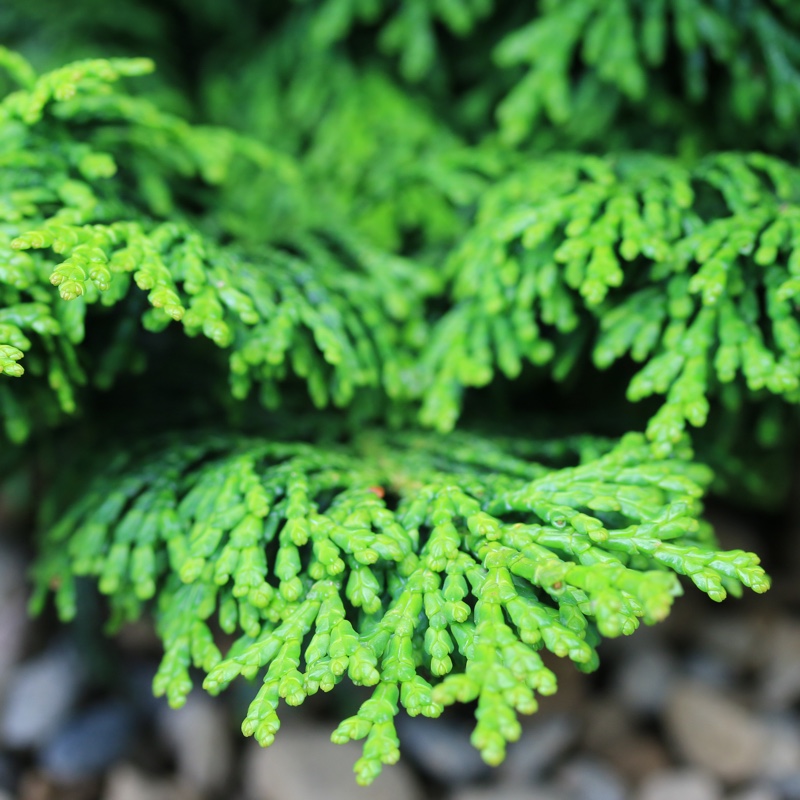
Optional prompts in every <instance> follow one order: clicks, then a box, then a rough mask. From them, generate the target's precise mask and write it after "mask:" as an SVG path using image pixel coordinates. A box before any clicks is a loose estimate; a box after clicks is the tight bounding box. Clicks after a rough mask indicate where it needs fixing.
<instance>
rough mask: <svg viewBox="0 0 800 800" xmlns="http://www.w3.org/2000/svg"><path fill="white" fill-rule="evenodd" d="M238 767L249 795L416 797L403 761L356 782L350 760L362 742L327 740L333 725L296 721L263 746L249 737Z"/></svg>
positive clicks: (256, 798) (299, 799)
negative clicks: (366, 780)
mask: <svg viewBox="0 0 800 800" xmlns="http://www.w3.org/2000/svg"><path fill="white" fill-rule="evenodd" d="M248 745H249V746H248V748H247V750H246V751H245V756H244V763H243V766H242V782H243V787H244V795H245V797H246V798H247V800H319V798H321V797H324V798H325V800H352V799H353V798H354V797H355V798H358V800H379V799H381V800H382V799H383V798H387V797H391V798H392V800H418V798H419V796H420V791H419V787H418V786H417V783H416V780H415V778H414V775H413V773H412V772H411V770H410V769H409V767H408V766H407V765H406V764H405V763H404V762H403V761H400V762H399V763H397V764H395V765H394V766H391V767H384V769H383V772H382V773H381V774H380V775H379V776H378V777H377V778H376V779H375V781H374V783H372V785H371V786H368V787H365V788H362V787H359V786H357V785H356V782H355V775H354V774H353V764H354V763H355V762H356V761H357V760H358V759H359V758H360V757H361V754H362V745H361V744H360V743H354V742H350V743H348V744H346V745H337V744H333V743H332V742H331V728H330V727H328V726H323V725H314V724H300V723H298V722H294V723H293V724H291V725H286V726H285V727H282V728H281V730H280V731H279V732H278V735H277V736H276V738H275V742H274V744H272V745H270V746H269V747H267V748H262V747H259V746H258V744H256V743H255V742H249V743H248Z"/></svg>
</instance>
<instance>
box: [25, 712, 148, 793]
mask: <svg viewBox="0 0 800 800" xmlns="http://www.w3.org/2000/svg"><path fill="white" fill-rule="evenodd" d="M134 720H135V717H134V714H133V712H132V711H131V709H130V708H129V707H128V706H126V705H124V704H122V703H119V702H112V703H108V704H105V705H101V706H97V707H95V708H92V709H89V710H88V711H84V712H83V713H81V714H79V715H77V716H75V717H74V718H73V719H71V720H69V721H68V722H67V723H66V724H65V725H64V726H63V727H62V728H61V729H60V730H59V731H58V733H57V734H56V735H55V736H54V737H53V738H52V739H51V740H50V741H49V742H48V743H47V745H45V747H44V748H43V749H42V751H41V752H40V754H39V763H40V766H41V768H42V770H43V771H44V772H45V773H46V774H47V775H49V776H51V777H53V778H56V779H58V780H77V779H79V778H83V777H86V776H91V775H96V774H99V773H100V772H102V771H103V770H105V769H106V768H107V767H108V766H109V765H110V764H112V763H113V762H114V761H116V760H117V759H118V758H120V757H121V756H122V755H124V753H125V751H126V750H127V748H128V745H129V744H130V742H131V740H132V737H133V733H134V727H135V725H134Z"/></svg>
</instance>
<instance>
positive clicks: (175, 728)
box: [158, 692, 233, 792]
mask: <svg viewBox="0 0 800 800" xmlns="http://www.w3.org/2000/svg"><path fill="white" fill-rule="evenodd" d="M158 727H159V730H160V732H161V734H162V736H163V738H164V740H165V741H166V742H167V743H168V744H169V745H170V746H171V748H172V750H173V752H174V754H175V760H176V762H177V769H178V774H179V775H180V777H181V779H182V781H183V782H184V783H187V784H188V785H190V786H193V787H195V788H196V789H198V790H200V791H201V792H216V791H220V790H222V789H223V788H224V787H225V785H226V784H227V782H228V777H229V775H230V773H231V768H232V763H233V743H232V731H231V726H230V722H229V719H228V715H227V713H226V712H225V709H224V708H223V706H221V705H220V704H219V703H217V702H215V701H214V700H212V698H210V697H209V696H208V695H206V694H201V693H200V692H192V694H190V695H189V697H188V699H187V702H186V705H185V706H184V707H183V708H181V709H178V710H173V709H170V708H165V709H164V710H163V711H162V712H161V713H160V714H159V715H158Z"/></svg>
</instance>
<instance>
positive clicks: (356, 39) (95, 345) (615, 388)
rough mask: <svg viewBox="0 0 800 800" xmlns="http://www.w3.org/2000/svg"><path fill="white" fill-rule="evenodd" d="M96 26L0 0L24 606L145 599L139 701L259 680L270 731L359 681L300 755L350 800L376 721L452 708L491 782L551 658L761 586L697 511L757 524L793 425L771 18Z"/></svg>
mask: <svg viewBox="0 0 800 800" xmlns="http://www.w3.org/2000/svg"><path fill="white" fill-rule="evenodd" d="M111 9H112V6H111V5H109V4H108V3H100V2H95V1H94V0H80V2H76V3H74V4H69V9H64V13H63V14H61V15H56V14H54V13H53V12H52V3H50V2H44V0H25V2H22V0H10V2H9V3H7V4H6V7H5V8H4V9H3V10H1V11H0V30H2V31H3V33H4V40H3V41H5V42H6V43H7V44H8V45H9V47H13V48H15V50H11V49H5V48H0V66H2V68H3V73H2V77H1V78H0V94H2V93H4V99H2V101H0V373H3V374H2V375H0V418H1V419H2V424H3V429H4V433H5V437H6V442H7V444H6V446H5V448H4V453H3V458H2V459H0V463H2V469H3V473H4V474H5V473H7V472H8V473H10V472H11V470H12V467H13V468H16V469H20V468H22V469H24V468H25V465H26V464H27V465H33V464H35V466H36V469H37V470H38V471H39V473H40V474H41V475H43V476H45V477H46V480H45V484H46V494H45V496H44V497H43V498H41V502H40V503H39V512H40V513H39V517H40V527H41V536H40V539H39V548H40V550H39V552H40V556H39V560H38V562H37V565H36V568H35V580H36V586H37V592H36V598H35V605H36V607H37V608H40V607H41V606H42V604H43V603H45V602H46V600H47V598H48V596H49V594H50V593H51V592H54V593H55V601H56V605H57V607H58V610H59V613H60V614H61V616H62V617H64V618H65V619H70V618H71V617H72V616H74V615H75V614H76V613H79V609H78V608H77V601H76V597H77V594H76V580H77V579H92V580H93V581H94V582H96V583H97V585H98V587H99V589H100V591H101V592H102V593H103V594H104V595H107V596H108V604H109V608H110V613H111V620H112V623H113V624H114V625H119V624H121V623H123V622H125V621H126V620H130V619H135V618H137V617H139V616H141V615H142V614H145V613H152V614H153V615H154V616H155V620H156V625H157V628H158V632H159V635H160V637H161V638H162V640H163V642H164V648H165V653H164V658H163V660H162V664H161V668H160V670H159V672H158V675H157V676H156V679H155V691H156V692H157V693H158V694H166V695H167V697H168V698H169V700H170V702H171V703H172V704H173V705H180V704H181V703H182V702H183V701H184V699H185V697H186V694H187V693H188V691H189V690H190V689H191V686H192V682H191V678H190V669H191V667H192V666H194V667H196V668H197V669H199V670H201V671H202V673H204V675H205V686H206V688H207V689H208V690H210V691H214V692H216V691H220V690H222V689H223V688H225V687H226V686H227V685H228V684H229V683H230V682H231V681H232V680H234V679H235V678H237V677H238V676H244V677H245V678H248V679H253V678H257V677H258V678H260V679H261V680H263V686H262V688H261V690H260V691H259V693H258V695H257V696H256V699H255V700H254V701H253V704H252V706H251V708H250V711H249V713H248V715H247V717H246V719H245V721H244V725H243V730H244V732H245V733H246V734H247V735H254V736H255V737H256V738H257V739H258V740H259V741H260V742H261V743H262V744H265V745H266V744H269V743H271V741H272V740H273V738H274V736H275V734H276V732H277V730H278V726H279V720H278V706H279V703H280V700H281V699H283V700H285V701H286V703H287V704H289V705H298V704H300V703H302V702H303V700H304V699H305V697H306V696H308V695H310V694H313V693H315V692H317V691H320V690H321V691H330V690H332V689H333V687H334V686H336V685H337V684H338V683H340V682H341V681H342V679H344V678H347V679H349V680H350V681H352V682H354V683H356V684H360V685H365V686H371V687H374V688H373V694H372V696H371V698H370V699H369V700H367V701H366V702H365V703H364V705H363V706H362V707H361V709H360V711H359V712H358V713H357V714H356V715H355V716H354V717H352V718H350V719H348V720H345V721H344V722H343V723H342V724H341V725H340V726H339V728H338V729H337V730H336V732H335V733H334V735H333V739H334V741H337V742H343V741H347V740H350V739H365V740H366V742H365V747H364V756H363V758H362V759H361V760H360V761H359V762H358V763H357V765H356V772H357V777H358V780H359V781H360V782H362V783H368V782H370V781H371V780H372V779H373V778H374V777H375V775H377V774H378V772H379V771H380V769H381V767H382V765H383V764H387V763H392V762H393V761H395V760H396V759H397V757H398V741H397V736H396V733H395V729H394V723H393V718H394V716H395V715H396V714H397V713H398V709H399V708H400V707H401V706H402V707H404V708H405V709H406V710H407V711H408V713H411V714H420V713H421V714H424V715H427V716H437V715H439V714H440V713H442V711H443V709H444V707H445V706H446V705H449V704H452V703H454V702H472V701H476V702H477V714H476V716H477V719H478V723H477V727H476V729H475V734H474V737H473V741H474V743H475V745H476V747H478V748H479V749H480V751H481V753H482V755H483V757H484V758H485V759H486V760H487V761H488V762H489V763H492V764H496V763H498V762H499V761H500V760H502V758H503V755H504V749H505V745H506V743H507V742H509V741H513V740H514V739H515V738H516V737H517V736H518V735H519V723H518V722H517V717H516V715H517V713H531V712H533V711H535V709H536V698H535V694H536V693H537V692H538V693H540V694H547V693H552V692H553V691H555V689H556V686H555V679H554V676H553V674H552V673H551V672H550V671H549V670H548V669H547V668H546V667H545V666H544V664H543V662H542V660H541V658H540V655H539V654H538V651H539V650H541V649H542V648H544V649H547V650H550V651H551V652H552V653H554V654H556V655H557V656H561V657H568V658H570V659H571V660H572V661H574V662H575V663H576V665H577V666H578V667H579V668H580V669H583V670H587V671H588V670H591V669H594V668H595V667H596V666H597V663H598V661H597V650H596V648H597V646H598V644H599V643H600V642H601V641H602V639H603V638H604V637H613V636H619V635H622V634H630V633H632V632H633V631H634V630H635V629H636V627H637V626H638V624H639V623H640V621H641V622H644V623H646V624H651V623H654V622H657V621H659V620H660V619H663V618H664V616H665V615H666V614H667V613H668V612H669V609H670V606H671V603H672V601H673V598H674V597H676V596H677V595H679V594H680V591H681V583H679V579H678V577H677V576H684V577H685V581H684V583H689V582H691V583H694V584H695V585H696V586H697V587H698V588H699V589H701V590H702V591H704V592H706V593H707V594H709V596H711V597H712V598H713V599H715V600H722V599H723V598H724V597H725V596H726V594H728V593H730V594H734V595H736V596H738V595H739V594H740V593H741V589H742V587H743V586H744V587H749V588H751V589H753V590H755V591H758V592H761V591H764V590H766V589H767V588H768V579H767V578H766V577H765V575H764V573H763V570H762V569H761V568H760V567H759V566H758V559H757V558H756V556H754V555H752V554H749V553H744V552H742V551H725V550H722V549H720V548H719V546H718V545H717V543H716V542H715V540H714V537H713V534H712V532H711V530H710V528H709V526H708V525H707V523H705V522H704V521H703V520H702V516H701V515H702V507H701V503H700V497H701V495H702V494H703V493H704V492H705V491H706V490H707V489H708V487H709V486H710V485H712V479H713V475H712V472H711V470H710V469H709V468H708V467H706V466H703V464H704V463H712V464H713V465H714V466H715V468H717V467H718V468H719V474H718V476H717V480H716V483H714V484H713V485H714V486H715V487H716V488H717V489H720V490H725V491H728V492H730V493H732V494H737V495H741V494H742V492H743V490H747V491H749V492H751V493H753V494H756V495H758V497H756V500H757V501H759V502H761V503H762V504H764V503H767V502H768V501H772V500H773V499H774V497H775V495H776V494H777V492H778V490H779V488H780V486H782V485H783V484H782V481H781V480H780V478H781V472H782V467H781V464H782V463H784V461H782V459H783V460H785V458H786V457H787V455H788V454H789V453H790V452H791V443H792V441H793V439H794V436H795V431H796V415H795V413H794V405H795V404H796V403H797V401H798V400H799V399H800V384H799V381H800V320H798V315H797V301H796V298H797V296H798V292H800V249H798V247H797V246H796V245H797V243H798V241H800V172H799V171H798V169H797V168H796V166H795V165H794V162H795V160H796V157H797V147H796V144H795V141H794V136H793V133H794V127H795V126H796V124H797V121H798V116H800V72H798V70H800V15H799V14H798V12H797V10H796V9H795V7H794V5H793V4H791V3H789V2H766V1H764V2H751V1H750V0H747V1H746V0H741V2H738V0H737V1H736V2H731V1H730V0H704V1H703V2H689V0H646V1H645V0H560V1H559V2H551V1H550V0H541V2H538V3H532V4H529V5H528V4H519V3H513V2H510V0H507V1H506V0H436V1H435V2H429V1H428V0H402V2H401V0H319V1H318V2H315V1H314V0H295V1H294V2H290V1H289V0H285V2H281V3H267V2H259V0H237V2H232V3H222V2H220V0H203V1H202V2H197V0H194V2H189V0H169V1H168V2H164V3H158V4H155V3H150V2H147V1H146V0H121V2H119V3H116V4H113V11H112V10H111ZM178 28H180V30H179V31H178ZM17 50H18V51H19V52H22V53H25V54H26V55H28V56H29V57H30V61H31V63H34V64H36V65H37V68H38V69H40V70H41V72H40V71H37V69H34V67H33V66H31V64H30V63H29V62H28V60H26V59H25V58H23V56H21V55H19V54H18V53H17ZM153 60H155V61H156V62H157V63H158V70H157V71H155V72H153V66H154V65H153ZM65 63H66V66H65V65H64V64H65ZM732 148H738V149H736V150H734V149H732ZM601 373H602V374H601ZM640 401H641V402H640ZM325 407H328V408H329V409H332V410H329V411H327V412H322V411H321V409H323V408H325ZM639 409H643V410H641V411H640V410H639ZM576 420H577V422H576ZM501 422H502V424H500V423H501ZM687 423H688V426H687ZM470 427H472V428H478V429H479V430H480V431H481V433H480V434H479V435H478V434H475V433H470V432H469V428H470ZM197 428H200V429H201V431H205V432H198V431H197V430H196V429H197ZM636 429H640V432H635V430H636ZM694 429H702V430H700V431H699V432H697V433H695V430H694ZM534 430H544V431H546V432H547V434H548V435H547V436H545V437H540V436H536V435H533V434H532V433H531V431H534ZM570 430H571V431H572V432H573V433H576V432H577V434H578V435H577V436H573V437H571V438H570V437H567V438H554V437H557V435H558V433H559V432H560V431H570ZM631 430H634V432H630V431H631ZM498 431H501V432H504V433H505V435H498ZM601 433H602V434H604V435H607V436H609V438H606V439H602V438H598V437H597V436H595V434H601ZM690 436H691V440H690ZM692 440H693V441H692ZM693 451H697V452H698V457H697V461H695V456H694V455H693ZM20 465H21V466H20ZM778 499H779V498H778ZM220 631H221V632H223V633H225V634H227V635H228V636H230V635H233V636H234V637H235V638H234V640H233V641H234V643H233V644H232V645H230V646H227V645H226V646H225V647H223V646H222V644H221V642H222V641H223V640H224V641H230V639H229V638H224V637H221V636H220V635H219V633H220Z"/></svg>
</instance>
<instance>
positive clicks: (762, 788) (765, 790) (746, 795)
mask: <svg viewBox="0 0 800 800" xmlns="http://www.w3.org/2000/svg"><path fill="white" fill-rule="evenodd" d="M728 800H781V796H780V794H778V792H777V790H776V789H775V788H773V787H772V786H768V785H764V784H756V785H754V786H748V787H747V788H745V789H741V790H740V791H738V792H736V793H735V794H731V795H728Z"/></svg>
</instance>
